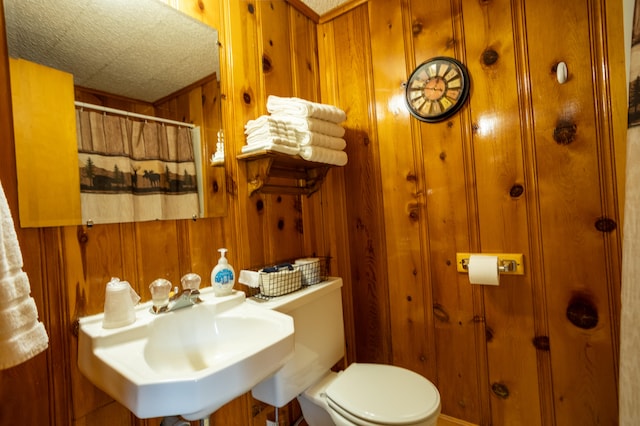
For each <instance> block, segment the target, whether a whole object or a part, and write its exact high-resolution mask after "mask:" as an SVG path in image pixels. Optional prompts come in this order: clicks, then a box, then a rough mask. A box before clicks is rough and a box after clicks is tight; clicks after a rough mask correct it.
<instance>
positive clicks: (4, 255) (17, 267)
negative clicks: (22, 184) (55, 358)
mask: <svg viewBox="0 0 640 426" xmlns="http://www.w3.org/2000/svg"><path fill="white" fill-rule="evenodd" d="M22 266H23V263H22V253H21V252H20V246H19V244H18V238H17V235H16V231H15V228H14V225H13V219H12V217H11V211H10V210H9V204H8V202H7V198H6V196H5V194H4V190H3V188H2V184H1V183H0V295H1V296H0V369H6V368H10V367H13V366H15V365H18V364H20V363H22V362H24V361H26V360H28V359H30V358H32V357H34V356H35V355H37V354H39V353H40V352H42V351H44V350H45V349H47V347H48V346H49V337H48V336H47V332H46V331H45V329H44V325H43V324H42V323H41V322H39V321H38V311H37V308H36V303H35V301H34V299H33V298H32V297H31V296H30V293H31V286H30V284H29V278H28V277H27V274H26V273H25V272H24V271H23V270H22Z"/></svg>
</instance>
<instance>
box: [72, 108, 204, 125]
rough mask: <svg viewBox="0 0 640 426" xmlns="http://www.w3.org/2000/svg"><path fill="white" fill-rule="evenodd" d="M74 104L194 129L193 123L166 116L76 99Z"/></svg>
mask: <svg viewBox="0 0 640 426" xmlns="http://www.w3.org/2000/svg"><path fill="white" fill-rule="evenodd" d="M75 104H76V106H77V107H80V108H87V109H93V110H96V111H103V112H110V113H112V114H118V115H124V116H127V117H135V118H141V119H143V120H149V121H157V122H159V123H166V124H173V125H174V126H180V127H189V128H190V129H194V128H195V127H196V125H195V124H189V123H183V122H182V121H175V120H168V119H166V118H160V117H154V116H152V115H144V114H138V113H135V112H129V111H124V110H121V109H115V108H109V107H105V106H102V105H94V104H88V103H85V102H78V101H76V102H75Z"/></svg>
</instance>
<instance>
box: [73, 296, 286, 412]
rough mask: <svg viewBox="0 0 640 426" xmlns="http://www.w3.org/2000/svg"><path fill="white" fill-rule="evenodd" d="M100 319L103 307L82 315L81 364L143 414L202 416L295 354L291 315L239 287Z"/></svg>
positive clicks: (118, 398) (98, 383)
mask: <svg viewBox="0 0 640 426" xmlns="http://www.w3.org/2000/svg"><path fill="white" fill-rule="evenodd" d="M201 293H202V294H201V299H202V300H203V302H202V303H199V304H197V305H194V306H192V307H188V308H184V309H180V310H177V311H175V312H167V313H162V314H153V313H151V312H150V307H151V305H150V304H142V305H139V306H138V307H136V321H135V322H134V323H133V324H131V325H128V326H124V327H121V328H116V329H104V328H103V327H102V320H103V314H98V315H93V316H89V317H84V318H81V319H80V334H79V338H78V365H79V367H80V371H81V372H82V373H83V374H84V375H85V376H86V377H87V378H88V379H89V380H90V381H91V382H93V384H94V385H96V386H97V387H98V388H100V389H102V390H103V391H104V392H106V393H107V394H109V395H110V396H111V397H112V398H114V399H115V400H116V401H118V402H120V403H121V404H122V405H124V406H125V407H127V408H128V409H129V410H131V411H132V412H133V413H134V414H135V415H136V416H137V417H139V418H142V419H144V418H151V417H165V416H182V417H183V418H185V419H186V420H200V419H204V418H207V417H208V416H209V415H210V414H211V413H213V412H215V411H216V410H217V409H219V408H220V407H222V406H223V405H224V404H226V403H227V402H229V401H231V400H232V399H234V398H236V397H238V396H240V395H242V394H244V393H246V392H248V391H249V390H251V388H252V387H253V386H255V385H256V384H258V383H259V382H261V381H262V380H264V379H265V378H267V377H269V376H270V375H271V374H273V373H274V372H275V371H276V370H278V369H279V368H280V367H282V365H284V363H285V362H286V361H287V360H288V359H289V357H290V356H292V355H293V349H294V336H293V331H294V329H293V320H292V318H291V317H289V316H287V315H284V314H281V313H279V312H275V311H271V310H267V309H260V308H259V307H256V306H254V305H251V304H249V303H245V295H244V293H242V292H234V293H233V294H232V295H230V296H225V297H215V296H214V295H213V293H212V292H211V289H210V288H206V289H203V290H202V292H201Z"/></svg>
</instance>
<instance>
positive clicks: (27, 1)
mask: <svg viewBox="0 0 640 426" xmlns="http://www.w3.org/2000/svg"><path fill="white" fill-rule="evenodd" d="M165 3H166V2H165ZM165 3H162V2H160V1H159V0H136V1H131V0H64V1H61V0H4V8H5V20H6V27H7V42H8V45H9V55H10V56H12V57H14V58H23V59H27V60H30V61H32V62H37V63H40V64H42V65H46V66H49V67H52V68H56V69H59V70H62V71H66V72H69V73H71V74H73V76H74V83H75V84H76V85H78V86H82V87H88V88H92V89H97V90H101V91H104V92H107V93H113V94H118V95H121V96H125V97H129V98H132V99H139V100H143V101H147V102H153V101H156V100H158V99H160V98H163V97H165V96H167V95H169V94H171V93H174V92H176V91H178V90H180V89H182V88H183V87H186V86H188V85H190V84H191V83H193V82H195V81H198V80H200V79H202V78H204V77H207V76H209V75H211V74H213V73H214V72H215V73H216V74H217V75H218V76H219V75H220V72H219V63H218V61H219V54H218V47H217V39H218V33H217V31H216V30H213V29H212V28H210V27H208V26H206V25H204V24H203V23H201V22H199V21H196V20H194V19H192V18H190V17H188V16H186V15H184V14H182V13H179V12H177V11H176V10H175V9H173V8H171V7H169V6H167V5H166V4H165Z"/></svg>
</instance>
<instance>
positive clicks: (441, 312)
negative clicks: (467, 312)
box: [433, 303, 449, 322]
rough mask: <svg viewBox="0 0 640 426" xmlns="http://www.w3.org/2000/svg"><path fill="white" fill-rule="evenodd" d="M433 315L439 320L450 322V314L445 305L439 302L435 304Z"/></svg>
mask: <svg viewBox="0 0 640 426" xmlns="http://www.w3.org/2000/svg"><path fill="white" fill-rule="evenodd" d="M433 316H434V317H435V318H436V319H437V320H439V321H442V322H449V314H448V313H447V311H446V310H445V309H444V306H442V305H441V304H439V303H434V304H433Z"/></svg>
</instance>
